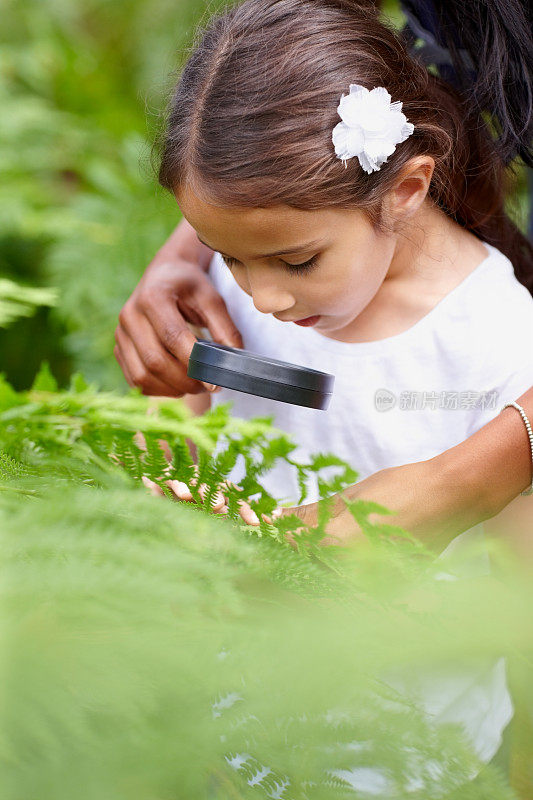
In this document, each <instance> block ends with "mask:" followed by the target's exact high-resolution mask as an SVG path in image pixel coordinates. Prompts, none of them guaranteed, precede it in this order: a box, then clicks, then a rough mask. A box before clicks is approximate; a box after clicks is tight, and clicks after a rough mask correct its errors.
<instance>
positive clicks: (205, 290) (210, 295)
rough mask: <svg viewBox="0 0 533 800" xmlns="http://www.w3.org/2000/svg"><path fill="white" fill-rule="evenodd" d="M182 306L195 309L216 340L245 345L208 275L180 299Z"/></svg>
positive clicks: (239, 345)
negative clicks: (193, 289) (189, 293)
mask: <svg viewBox="0 0 533 800" xmlns="http://www.w3.org/2000/svg"><path fill="white" fill-rule="evenodd" d="M178 303H179V305H180V306H184V307H185V308H189V309H191V310H192V311H195V312H196V313H197V315H198V316H199V317H201V319H202V320H203V323H204V325H203V327H206V328H208V330H209V332H210V334H211V336H212V337H213V339H214V341H215V342H220V343H221V344H225V345H227V346H229V347H239V348H242V347H244V344H243V340H242V336H241V333H240V331H239V329H238V328H237V326H236V325H235V323H234V322H233V320H232V318H231V317H230V315H229V312H228V308H227V306H226V303H225V301H224V299H223V297H222V296H221V295H220V294H219V293H218V292H217V290H216V289H215V287H214V286H213V284H212V283H211V281H210V280H209V278H208V277H207V275H206V276H205V280H201V281H200V282H199V283H198V284H197V286H196V287H195V291H194V293H193V294H191V295H190V296H185V297H183V298H180V299H179V300H178Z"/></svg>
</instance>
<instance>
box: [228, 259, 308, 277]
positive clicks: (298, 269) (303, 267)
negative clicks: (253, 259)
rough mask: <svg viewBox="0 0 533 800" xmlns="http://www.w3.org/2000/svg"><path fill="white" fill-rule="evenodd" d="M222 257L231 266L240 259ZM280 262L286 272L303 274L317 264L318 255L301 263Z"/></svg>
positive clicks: (238, 262)
mask: <svg viewBox="0 0 533 800" xmlns="http://www.w3.org/2000/svg"><path fill="white" fill-rule="evenodd" d="M222 258H223V260H224V261H225V262H226V264H227V265H228V267H232V266H234V265H235V264H240V261H237V259H236V258H229V256H222ZM280 261H281V259H280ZM281 263H282V264H283V266H284V267H285V269H286V271H287V272H289V273H296V275H303V274H304V273H305V272H310V271H311V270H312V269H313V268H314V267H315V266H316V265H317V263H318V256H313V258H310V259H309V261H304V263H303V264H287V262H286V261H281Z"/></svg>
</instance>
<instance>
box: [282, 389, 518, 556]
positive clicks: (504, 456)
mask: <svg viewBox="0 0 533 800" xmlns="http://www.w3.org/2000/svg"><path fill="white" fill-rule="evenodd" d="M517 402H518V403H519V404H520V405H521V406H522V407H523V409H524V411H525V412H526V415H527V416H528V418H529V419H530V420H531V421H533V387H532V388H531V389H529V390H528V391H527V392H526V393H525V394H523V395H522V396H521V397H519V398H518V399H517ZM531 470H532V465H531V450H530V446H529V439H528V435H527V431H526V428H525V425H524V423H523V421H522V418H521V416H520V414H519V413H518V412H517V411H516V409H514V408H506V409H505V411H502V412H501V413H500V414H498V415H497V416H496V417H495V418H494V419H493V420H491V421H490V422H489V423H487V424H486V425H485V426H484V427H483V428H481V429H480V430H479V431H477V432H476V433H474V434H473V435H472V436H470V437H469V438H468V439H466V440H465V441H464V442H461V443H460V444H458V445H456V446H455V447H452V448H450V449H449V450H446V451H445V452H444V453H441V454H439V455H438V456H435V457H434V458H431V459H429V460H428V461H420V462H416V463H413V464H405V465H404V466H401V467H392V468H389V469H384V470H380V471H379V472H376V473H374V475H371V476H370V477H368V478H366V479H365V480H362V481H361V482H360V483H356V484H355V485H354V486H350V487H348V488H347V489H345V490H344V492H343V494H345V496H346V497H347V498H349V499H352V500H355V499H365V500H373V501H374V502H376V503H379V504H380V505H383V506H386V507H387V508H389V509H391V510H393V511H394V512H395V513H394V514H391V515H387V516H383V515H378V514H373V515H371V516H370V520H371V521H373V522H382V523H385V524H390V525H398V526H400V527H402V528H404V529H405V530H408V531H411V532H412V533H414V534H415V535H416V536H418V537H419V538H420V539H422V540H423V541H424V542H426V543H427V544H428V546H430V547H431V548H433V549H435V550H436V551H439V552H441V551H442V550H444V548H445V547H446V546H447V545H448V544H449V543H450V541H451V540H452V539H453V538H455V536H457V535H458V534H459V533H462V532H463V531H466V530H468V529H469V528H471V527H473V526H474V525H476V524H477V523H479V522H483V521H485V520H487V519H489V518H491V517H492V518H494V520H493V523H492V525H491V526H490V532H492V533H496V534H500V535H504V536H505V535H506V533H507V530H508V531H509V533H508V537H509V541H510V543H511V544H512V545H515V546H517V547H519V550H520V552H522V553H527V555H528V556H529V557H531V555H532V554H533V530H532V529H533V497H526V496H524V497H519V496H518V495H519V494H520V492H521V491H523V490H524V489H526V488H527V487H528V486H529V485H530V484H531ZM515 498H516V500H515ZM511 501H513V502H512V503H511ZM511 506H512V508H511ZM506 507H508V509H507V508H506ZM503 509H506V510H505V515H504V514H503V513H502V511H503ZM289 513H294V514H296V515H297V516H299V517H300V518H301V519H302V520H304V521H305V522H306V524H309V525H315V524H316V519H317V504H316V503H310V504H309V505H306V506H299V507H296V508H291V509H284V514H289ZM496 515H498V516H496ZM519 518H520V522H519ZM515 524H516V525H517V526H518V525H519V527H520V530H519V531H517V532H516V534H513V531H512V527H513V525H515ZM327 530H328V537H326V539H324V540H323V543H324V544H339V543H349V542H350V541H353V540H357V539H362V538H363V534H362V533H361V532H360V530H359V529H358V527H357V526H356V523H355V522H354V520H353V518H352V517H351V515H350V514H349V512H348V510H347V509H346V506H345V504H344V503H343V501H342V499H341V497H340V496H338V498H337V502H336V503H335V505H334V516H333V517H332V520H331V521H330V523H329V526H328V529H327ZM329 535H331V538H330V536H329ZM333 537H338V539H337V540H335V539H334V538H333Z"/></svg>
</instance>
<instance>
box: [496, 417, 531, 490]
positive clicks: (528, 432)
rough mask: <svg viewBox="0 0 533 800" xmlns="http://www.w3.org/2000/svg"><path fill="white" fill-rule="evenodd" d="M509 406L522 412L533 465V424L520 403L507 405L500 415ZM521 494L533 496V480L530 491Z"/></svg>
mask: <svg viewBox="0 0 533 800" xmlns="http://www.w3.org/2000/svg"><path fill="white" fill-rule="evenodd" d="M508 406H512V407H513V408H516V410H517V411H519V412H520V416H521V417H522V419H523V420H524V425H525V426H526V430H527V435H528V436H529V446H530V448H531V463H532V464H533V429H532V428H531V423H530V421H529V420H528V418H527V416H526V412H525V411H524V409H523V408H522V406H519V405H518V403H506V404H505V405H504V406H502V408H501V409H500V414H501V412H502V411H503V409H504V408H507V407H508ZM520 494H533V479H532V481H531V486H530V487H529V489H526V490H525V491H523V492H520Z"/></svg>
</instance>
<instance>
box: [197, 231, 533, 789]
mask: <svg viewBox="0 0 533 800" xmlns="http://www.w3.org/2000/svg"><path fill="white" fill-rule="evenodd" d="M484 245H485V247H486V248H487V256H486V258H485V259H484V260H483V261H482V262H481V263H480V264H479V265H478V266H477V267H476V268H475V269H474V270H473V271H472V272H471V273H470V274H469V275H467V277H466V278H464V279H463V280H462V281H461V283H459V284H458V285H457V286H456V287H455V288H454V289H452V291H450V292H449V293H448V294H447V295H446V296H445V297H443V298H442V299H441V300H440V302H439V303H437V305H436V306H435V307H434V308H432V309H431V310H430V311H429V312H428V313H427V314H426V315H425V316H424V317H422V319H420V320H419V321H418V322H417V323H415V324H414V325H413V326H412V327H410V328H409V329H408V330H405V331H403V332H402V333H399V334H397V335H395V336H390V337H387V338H385V339H381V340H378V341H372V342H362V343H348V342H340V341H336V340H333V339H329V338H327V337H324V336H322V335H321V334H320V333H319V332H318V331H316V330H314V328H303V327H300V326H298V325H294V324H292V323H285V322H280V321H279V320H277V319H276V318H275V317H273V316H271V315H267V314H263V313H261V312H259V311H258V310H257V309H256V308H255V306H254V305H253V301H252V298H251V297H249V296H248V295H247V294H246V293H245V292H244V291H243V290H242V289H241V288H240V287H239V286H238V284H237V283H236V281H235V280H234V278H233V276H232V274H231V272H230V270H229V269H228V267H227V266H226V264H225V263H224V261H223V259H222V257H221V256H220V254H218V253H215V254H214V256H213V259H212V261H211V264H210V266H209V277H210V279H211V281H212V282H213V284H214V286H215V287H216V289H217V290H218V292H219V294H220V295H221V296H222V297H223V298H224V300H225V302H226V306H227V308H228V312H229V315H230V317H231V318H232V319H233V321H234V322H235V325H236V326H237V328H238V329H239V331H240V333H241V335H242V338H243V343H244V348H245V349H246V350H250V351H252V352H255V353H258V354H261V355H265V356H270V357H272V358H277V359H281V360H283V361H287V362H291V363H293V364H300V365H303V366H307V367H311V368H312V369H316V370H321V371H323V372H328V373H330V374H333V375H335V385H334V389H333V396H332V398H331V402H330V405H329V408H328V409H327V410H319V409H309V408H302V407H299V406H293V405H290V404H287V403H282V402H279V401H276V400H270V399H267V398H262V397H257V396H255V395H250V394H245V393H242V392H237V391H234V390H231V389H226V388H223V389H222V391H220V392H219V393H216V394H214V395H212V397H211V403H212V406H216V405H218V404H220V403H226V402H228V401H231V402H232V403H233V414H234V415H235V416H237V417H241V418H244V419H250V418H251V417H254V416H267V415H271V416H273V417H274V423H273V424H274V425H275V426H276V427H277V428H280V429H281V430H283V431H285V432H286V433H289V434H291V435H292V436H293V439H294V441H295V442H296V443H297V445H298V447H297V449H296V450H294V451H293V453H292V454H291V457H292V458H293V459H294V460H299V459H300V458H301V460H302V461H305V460H306V459H307V458H308V456H309V455H310V454H313V453H325V452H329V453H334V454H335V455H336V456H339V457H341V458H342V459H344V460H345V461H347V462H348V463H349V464H350V465H351V466H352V467H353V468H354V469H355V470H356V471H357V472H358V474H359V479H363V478H365V477H367V476H369V475H371V474H373V473H374V472H376V471H378V470H381V469H384V468H386V467H393V466H398V465H401V464H407V463H410V462H416V461H422V460H426V459H428V458H431V457H432V456H435V455H437V454H439V453H442V452H443V451H444V450H447V449H448V448H450V447H452V446H453V445H455V444H458V443H459V442H462V441H464V440H465V439H466V438H468V437H469V436H470V435H471V434H473V433H474V432H475V431H477V430H478V429H479V428H481V427H482V426H483V425H485V424H486V423H487V422H489V420H491V419H493V418H494V417H495V416H496V415H497V414H498V413H499V411H500V409H501V407H502V405H503V404H504V403H506V402H509V401H512V400H516V399H517V397H519V396H520V395H521V394H523V392H525V391H526V390H527V389H528V388H529V387H530V386H531V385H532V384H533V298H532V297H531V295H530V293H529V292H528V290H527V289H526V288H525V287H524V286H523V285H522V284H520V283H519V281H518V280H517V279H516V277H515V275H514V270H513V266H512V264H511V262H510V261H509V259H508V258H506V257H505V256H504V255H503V254H502V253H501V252H500V251H499V250H498V249H497V248H495V247H493V246H492V245H489V244H487V243H484ZM243 468H244V462H243V460H241V461H238V462H237V464H236V465H235V468H234V470H233V471H232V473H231V475H230V479H231V480H234V481H237V482H238V480H240V478H241V477H242V475H243ZM294 473H295V470H294V469H293V468H292V467H290V465H288V464H286V463H283V462H278V464H277V465H276V466H275V467H274V468H273V470H272V471H271V472H270V473H267V474H266V475H265V476H263V477H262V479H261V480H262V483H263V485H264V486H265V488H266V489H267V490H268V491H269V492H270V493H271V494H272V495H273V496H274V497H275V498H277V499H278V501H280V502H285V503H286V504H288V505H296V504H297V501H298V495H299V492H298V486H297V482H296V476H295V474H294ZM308 489H309V495H308V497H307V498H306V499H305V501H304V502H306V503H310V502H314V501H315V500H317V499H318V492H317V487H316V483H314V484H308ZM474 536H476V537H479V536H483V526H482V525H476V526H475V527H474V528H472V529H470V531H466V532H465V533H463V534H462V535H461V536H458V537H456V539H454V540H453V542H452V543H451V544H450V546H449V548H447V549H446V551H445V552H444V553H443V554H442V555H441V556H440V558H442V559H443V562H445V560H446V558H447V556H448V554H450V553H452V552H453V551H455V552H457V548H458V547H459V548H460V546H461V542H467V541H468V540H469V539H471V538H472V537H474ZM488 571H489V566H488V560H487V561H484V562H483V563H476V564H469V565H468V569H467V573H466V574H470V575H474V574H486V573H487V572H488ZM463 574H465V572H463ZM504 667H505V665H504V662H503V659H500V660H499V661H498V662H497V663H494V662H492V664H491V665H489V668H487V664H486V663H484V664H480V668H479V670H477V671H476V670H471V671H469V672H467V673H465V671H464V670H463V671H461V670H459V671H458V673H457V674H456V675H454V676H450V679H449V680H448V681H447V682H444V683H443V682H442V681H440V682H439V684H438V685H436V683H435V682H433V683H431V681H429V683H428V685H427V686H426V687H425V689H424V696H425V698H426V708H427V711H428V713H430V714H431V715H434V719H437V720H441V721H443V722H444V721H450V720H455V721H460V722H462V723H463V725H464V727H465V730H466V731H467V733H469V734H470V737H471V740H472V742H473V744H474V747H475V750H476V751H477V753H478V755H479V757H480V758H481V759H482V760H483V761H489V760H490V759H491V758H492V757H493V755H494V754H495V753H496V751H497V749H498V747H499V745H500V742H501V733H502V731H503V729H504V728H505V726H506V725H507V723H508V722H509V720H510V719H511V717H512V714H513V708H512V703H511V698H510V696H509V693H508V690H507V686H506V681H505V668H504ZM424 680H425V679H423V681H424ZM439 680H440V679H439ZM375 777H376V775H375V774H374V778H375ZM359 788H361V789H364V786H360V787H359Z"/></svg>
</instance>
